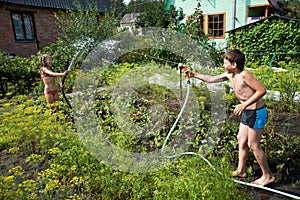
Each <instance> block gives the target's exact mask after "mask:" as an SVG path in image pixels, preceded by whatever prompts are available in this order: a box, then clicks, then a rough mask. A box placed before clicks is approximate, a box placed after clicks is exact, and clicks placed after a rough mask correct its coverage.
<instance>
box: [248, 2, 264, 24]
mask: <svg viewBox="0 0 300 200" xmlns="http://www.w3.org/2000/svg"><path fill="white" fill-rule="evenodd" d="M267 16H269V12H268V5H265V4H263V5H257V6H249V7H248V14H247V24H250V23H252V22H256V21H258V20H261V19H263V18H265V17H267Z"/></svg>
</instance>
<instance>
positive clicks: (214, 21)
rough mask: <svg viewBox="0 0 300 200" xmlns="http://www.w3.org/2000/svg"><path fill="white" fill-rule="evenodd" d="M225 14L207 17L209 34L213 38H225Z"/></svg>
mask: <svg viewBox="0 0 300 200" xmlns="http://www.w3.org/2000/svg"><path fill="white" fill-rule="evenodd" d="M224 20H225V16H224V14H214V15H207V34H208V36H209V37H211V38H224V37H225V30H224V28H225V21H224Z"/></svg>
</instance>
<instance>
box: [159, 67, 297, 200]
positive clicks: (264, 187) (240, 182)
mask: <svg viewBox="0 0 300 200" xmlns="http://www.w3.org/2000/svg"><path fill="white" fill-rule="evenodd" d="M179 66H180V67H182V66H183V65H182V64H179ZM185 70H188V68H186V69H185ZM186 78H187V79H188V80H187V92H186V97H185V101H184V104H183V106H182V108H181V110H180V113H179V114H178V116H177V118H176V121H175V122H174V124H173V126H172V128H171V129H170V131H169V133H168V135H167V137H166V139H165V141H164V143H163V145H162V148H161V153H162V155H163V150H164V148H165V146H166V145H167V143H168V141H169V138H170V137H171V135H172V133H173V131H174V129H175V127H176V126H177V123H178V121H179V119H180V118H181V116H182V114H183V111H184V110H185V107H186V105H187V102H188V99H189V95H190V84H191V82H190V76H186ZM183 155H195V156H199V157H200V158H201V159H202V160H204V161H205V162H206V163H207V164H208V165H209V166H210V167H211V168H212V169H213V170H214V171H216V172H217V173H218V174H220V175H222V173H221V172H220V171H218V170H217V169H216V168H215V167H214V166H213V165H212V164H211V162H209V160H208V159H206V158H205V157H204V156H202V155H200V154H197V153H195V152H184V153H180V154H175V155H172V156H166V158H169V159H172V158H176V157H180V156H183ZM233 181H234V182H235V183H239V184H241V185H246V186H250V187H254V188H259V189H263V190H266V191H269V192H273V193H276V194H280V195H282V196H286V197H289V198H293V199H300V197H299V196H295V195H292V194H289V193H286V192H282V191H279V190H275V189H272V188H269V187H266V186H260V185H256V184H252V183H247V182H244V181H240V180H237V179H234V180H233Z"/></svg>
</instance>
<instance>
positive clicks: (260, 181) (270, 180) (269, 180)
mask: <svg viewBox="0 0 300 200" xmlns="http://www.w3.org/2000/svg"><path fill="white" fill-rule="evenodd" d="M274 181H275V177H274V176H273V175H272V176H271V177H263V176H262V177H260V178H259V179H257V180H255V181H252V182H251V183H252V184H255V185H260V186H266V185H268V184H270V183H273V182H274Z"/></svg>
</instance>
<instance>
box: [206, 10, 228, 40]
mask: <svg viewBox="0 0 300 200" xmlns="http://www.w3.org/2000/svg"><path fill="white" fill-rule="evenodd" d="M216 15H223V28H222V31H223V34H222V35H221V36H213V35H212V36H209V35H208V34H209V30H210V29H209V20H208V19H209V17H210V16H216ZM203 23H204V25H203V27H204V30H203V31H204V33H205V34H207V35H208V38H209V39H225V36H226V33H225V32H226V13H225V12H220V13H210V14H204V22H203ZM218 23H220V22H218ZM218 30H221V29H218Z"/></svg>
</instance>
